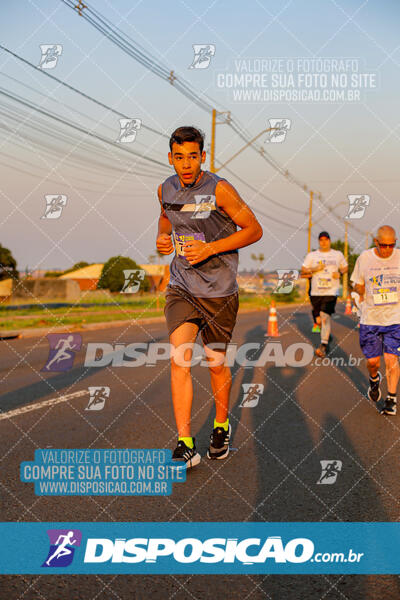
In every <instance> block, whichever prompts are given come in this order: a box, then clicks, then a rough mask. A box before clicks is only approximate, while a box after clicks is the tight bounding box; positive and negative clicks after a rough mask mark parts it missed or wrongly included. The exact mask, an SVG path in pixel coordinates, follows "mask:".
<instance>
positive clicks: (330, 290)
mask: <svg viewBox="0 0 400 600" xmlns="http://www.w3.org/2000/svg"><path fill="white" fill-rule="evenodd" d="M318 240H319V250H314V252H309V253H308V254H307V256H306V257H305V259H304V262H303V266H302V268H301V276H302V277H305V278H308V279H311V289H310V300H311V305H312V308H313V317H314V322H315V323H317V325H319V326H320V327H321V344H320V346H319V348H317V349H316V351H315V354H317V356H321V357H324V356H326V353H327V351H328V344H329V336H330V334H331V315H332V314H333V313H334V312H335V306H336V301H337V296H338V293H339V280H340V274H342V275H343V274H344V273H347V269H348V266H347V262H346V259H345V257H344V256H343V254H342V252H340V251H339V250H333V249H332V248H331V238H330V235H329V233H328V232H327V231H321V233H320V234H319V236H318Z"/></svg>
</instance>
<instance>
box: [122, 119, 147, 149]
mask: <svg viewBox="0 0 400 600" xmlns="http://www.w3.org/2000/svg"><path fill="white" fill-rule="evenodd" d="M119 126H120V132H119V138H118V139H117V141H116V143H117V144H118V143H121V144H129V143H130V142H134V141H135V139H136V133H137V132H138V131H139V129H140V128H141V126H142V121H141V119H120V120H119Z"/></svg>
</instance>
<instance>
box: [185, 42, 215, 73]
mask: <svg viewBox="0 0 400 600" xmlns="http://www.w3.org/2000/svg"><path fill="white" fill-rule="evenodd" d="M193 50H194V57H193V62H192V64H191V65H190V66H189V67H188V68H189V69H207V67H208V66H209V65H210V62H211V58H212V57H213V56H214V55H215V44H193Z"/></svg>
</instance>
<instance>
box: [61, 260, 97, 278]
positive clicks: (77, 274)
mask: <svg viewBox="0 0 400 600" xmlns="http://www.w3.org/2000/svg"><path fill="white" fill-rule="evenodd" d="M103 266H104V265H103V264H102V263H97V264H95V265H89V266H88V267H83V268H82V269H77V270H76V271H71V272H70V273H65V275H61V277H60V279H100V275H101V272H102V270H103Z"/></svg>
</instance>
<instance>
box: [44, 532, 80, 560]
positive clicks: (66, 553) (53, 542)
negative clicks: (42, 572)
mask: <svg viewBox="0 0 400 600" xmlns="http://www.w3.org/2000/svg"><path fill="white" fill-rule="evenodd" d="M47 535H48V536H49V540H50V548H49V553H48V555H47V558H46V560H45V561H44V563H43V564H42V567H68V566H69V565H70V564H71V563H72V560H73V558H74V553H75V547H77V546H80V545H81V541H82V532H81V531H80V530H79V529H70V530H68V529H48V530H47Z"/></svg>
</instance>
